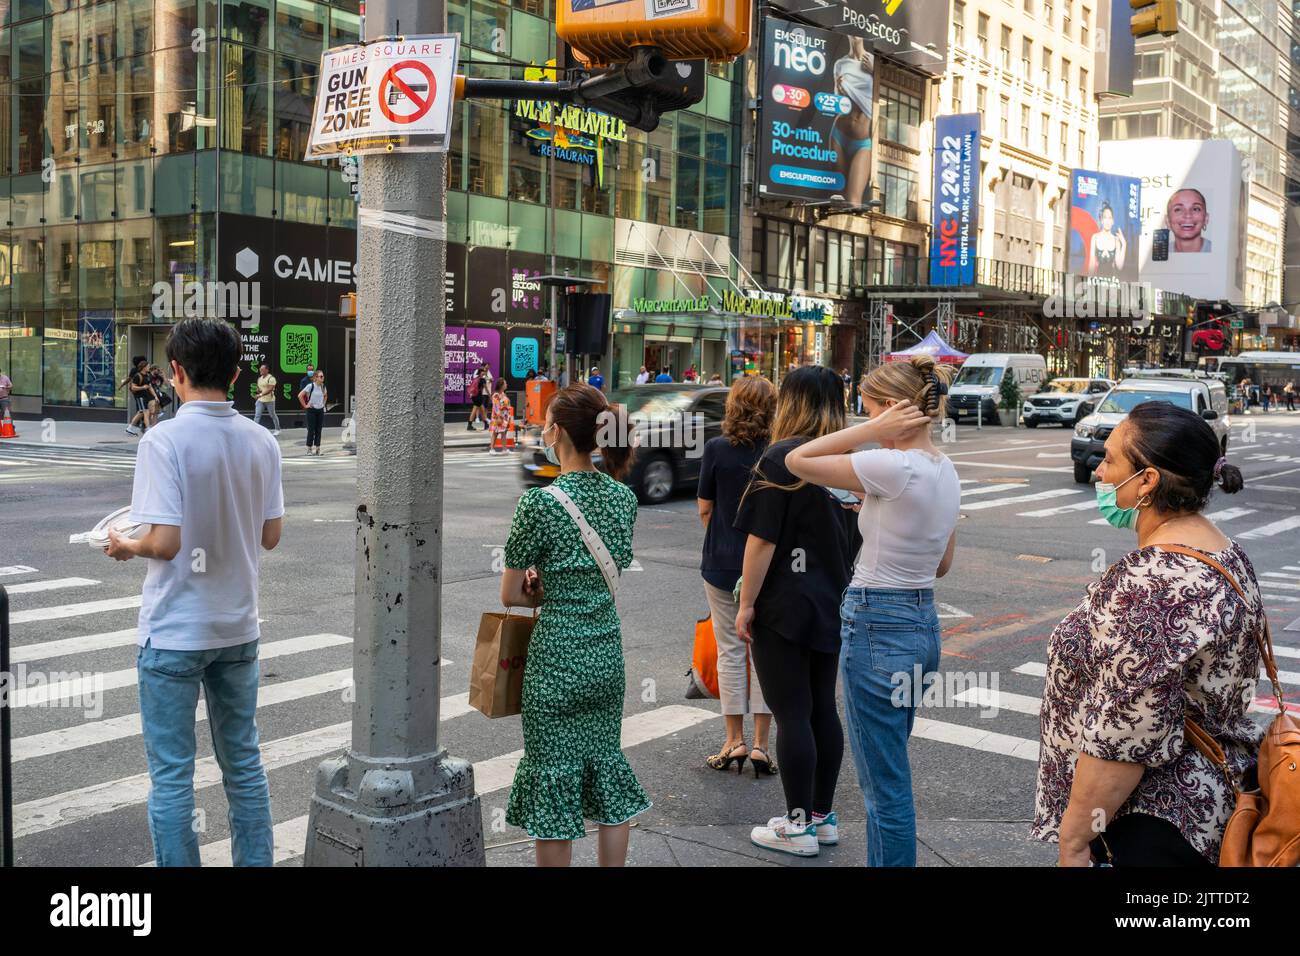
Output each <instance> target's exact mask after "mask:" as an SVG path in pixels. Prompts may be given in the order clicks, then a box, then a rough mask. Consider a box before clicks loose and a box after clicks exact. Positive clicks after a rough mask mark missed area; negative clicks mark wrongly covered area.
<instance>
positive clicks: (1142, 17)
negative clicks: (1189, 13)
mask: <svg viewBox="0 0 1300 956" xmlns="http://www.w3.org/2000/svg"><path fill="white" fill-rule="evenodd" d="M1129 6H1131V7H1132V8H1133V16H1132V17H1131V18H1130V20H1129V29H1130V30H1131V31H1132V33H1133V35H1134V36H1135V37H1149V36H1155V35H1156V34H1157V33H1158V34H1160V35H1161V36H1166V37H1171V36H1173V35H1174V34H1175V33H1177V32H1178V0H1154V2H1153V0H1129Z"/></svg>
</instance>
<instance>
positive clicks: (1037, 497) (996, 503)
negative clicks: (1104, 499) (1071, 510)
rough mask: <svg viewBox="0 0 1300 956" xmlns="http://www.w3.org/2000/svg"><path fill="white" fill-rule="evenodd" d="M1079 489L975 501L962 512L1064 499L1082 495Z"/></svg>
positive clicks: (1055, 489)
mask: <svg viewBox="0 0 1300 956" xmlns="http://www.w3.org/2000/svg"><path fill="white" fill-rule="evenodd" d="M1081 493H1082V492H1080V490H1079V489H1078V488H1052V489H1050V490H1048V491H1039V492H1035V493H1034V494H1029V495H1012V496H1011V497H1010V498H995V499H993V500H992V501H973V502H971V503H970V504H966V503H965V502H963V503H962V506H961V510H962V511H981V510H983V509H985V508H1000V507H1002V506H1003V505H1013V504H1019V503H1020V502H1022V501H1043V500H1045V499H1047V498H1063V497H1065V496H1066V495H1077V494H1081Z"/></svg>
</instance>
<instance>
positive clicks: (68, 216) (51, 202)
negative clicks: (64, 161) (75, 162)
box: [45, 164, 81, 223]
mask: <svg viewBox="0 0 1300 956" xmlns="http://www.w3.org/2000/svg"><path fill="white" fill-rule="evenodd" d="M80 185H81V184H80V183H79V182H78V181H77V171H76V167H75V166H72V165H71V164H69V166H68V167H67V168H61V167H55V173H54V180H53V182H51V183H50V192H49V195H48V196H47V198H46V201H45V221H46V222H47V223H74V222H76V221H77V212H78V210H77V194H78V193H79V192H80V189H78V187H79V186H80Z"/></svg>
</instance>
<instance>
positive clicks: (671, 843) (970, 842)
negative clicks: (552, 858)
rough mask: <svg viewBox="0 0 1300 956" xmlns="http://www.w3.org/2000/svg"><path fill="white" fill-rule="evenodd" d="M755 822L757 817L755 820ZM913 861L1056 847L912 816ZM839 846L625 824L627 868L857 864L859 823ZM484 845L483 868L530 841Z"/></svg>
mask: <svg viewBox="0 0 1300 956" xmlns="http://www.w3.org/2000/svg"><path fill="white" fill-rule="evenodd" d="M754 822H755V823H762V822H763V821H761V820H756V821H754ZM916 827H917V840H916V863H917V866H1055V865H1056V847H1055V846H1053V845H1049V844H1046V843H1039V842H1038V841H1037V840H1031V839H1030V838H1029V823H1028V821H1015V822H1006V821H1001V820H996V821H990V820H918V821H917V825H916ZM839 830H840V842H839V845H838V846H832V847H822V848H821V851H820V853H819V854H818V855H817V856H816V857H811V858H801V857H795V856H789V855H787V854H783V853H774V852H772V851H770V850H763V849H760V848H759V847H756V846H754V845H753V844H752V843H750V842H749V831H750V825H741V826H737V825H724V826H704V825H702V826H692V827H664V826H657V825H654V824H646V825H639V824H638V823H637V822H636V821H635V820H634V821H633V822H632V833H631V839H630V841H629V846H628V860H627V862H628V865H629V866H800V867H805V866H808V867H827V866H834V867H845V866H864V865H865V864H866V859H867V845H866V824H865V823H863V822H861V821H859V822H856V823H854V822H845V823H841V824H840V826H839ZM485 836H486V837H487V842H488V851H487V862H488V866H533V865H534V862H535V860H534V856H533V843H532V841H531V840H528V839H523V840H516V841H510V842H506V843H498V844H495V845H494V844H493V840H492V837H493V834H490V833H489V834H485ZM573 865H574V866H595V865H596V835H595V832H594V828H593V830H592V832H590V833H589V834H588V835H587V837H586V838H585V839H582V840H578V841H577V842H576V845H575V846H574V848H573Z"/></svg>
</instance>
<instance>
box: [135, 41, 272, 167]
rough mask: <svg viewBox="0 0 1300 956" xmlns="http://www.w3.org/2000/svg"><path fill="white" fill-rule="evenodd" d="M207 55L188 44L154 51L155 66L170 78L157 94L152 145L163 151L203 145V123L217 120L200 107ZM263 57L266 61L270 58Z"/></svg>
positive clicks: (161, 74)
mask: <svg viewBox="0 0 1300 956" xmlns="http://www.w3.org/2000/svg"><path fill="white" fill-rule="evenodd" d="M207 56H208V54H206V53H200V54H197V55H196V54H195V53H194V52H193V51H191V50H190V49H189V48H188V47H175V48H173V49H170V50H159V51H158V52H157V53H155V54H154V65H155V68H156V69H157V70H158V73H159V75H160V76H165V77H167V87H169V89H166V90H160V91H159V92H158V93H157V95H156V96H154V123H153V140H152V145H153V147H154V149H155V150H156V151H157V152H158V153H159V154H162V153H188V152H192V151H193V150H195V149H197V148H198V146H199V130H200V128H201V126H200V124H201V123H205V122H206V121H208V120H209V119H211V120H212V121H213V122H215V116H213V117H210V118H209V117H206V116H203V115H202V113H201V112H200V110H199V99H198V98H199V76H200V75H201V71H200V65H201V64H202V65H203V66H206V60H207ZM261 59H262V61H263V62H265V59H266V58H265V57H261ZM259 92H262V91H259ZM262 95H263V97H264V96H265V93H264V92H262Z"/></svg>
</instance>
